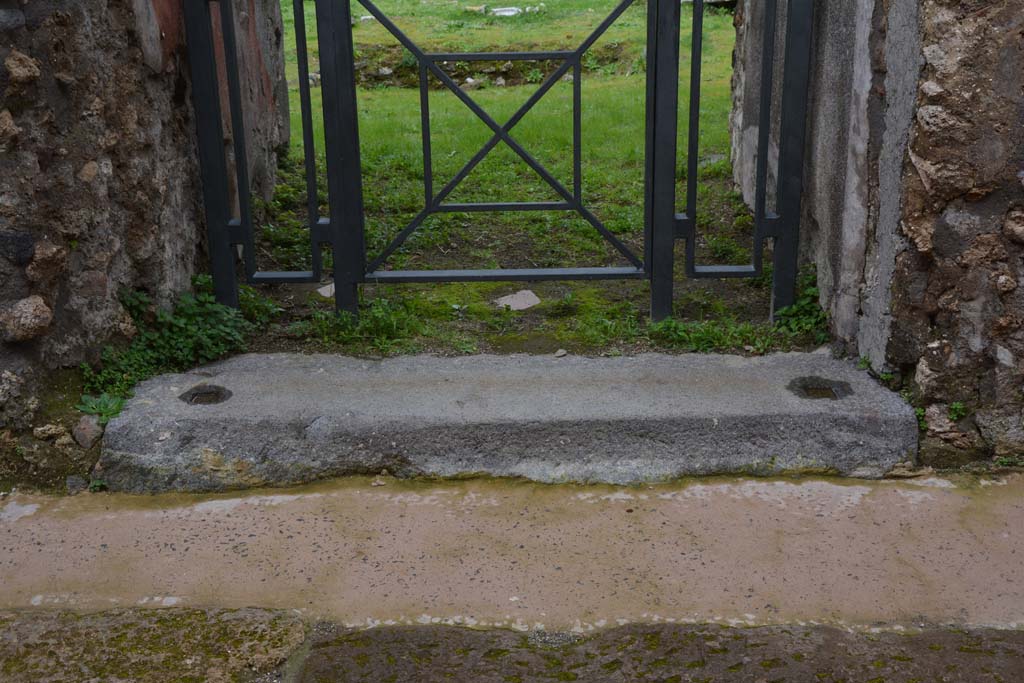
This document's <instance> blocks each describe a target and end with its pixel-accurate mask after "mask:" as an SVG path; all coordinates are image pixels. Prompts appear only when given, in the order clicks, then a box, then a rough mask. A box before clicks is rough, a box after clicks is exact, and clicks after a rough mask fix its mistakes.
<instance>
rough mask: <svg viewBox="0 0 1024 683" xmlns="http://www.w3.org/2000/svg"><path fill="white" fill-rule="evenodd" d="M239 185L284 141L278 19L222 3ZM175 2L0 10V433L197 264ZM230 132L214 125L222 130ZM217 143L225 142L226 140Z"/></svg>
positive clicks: (190, 135)
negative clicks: (236, 114) (233, 31)
mask: <svg viewBox="0 0 1024 683" xmlns="http://www.w3.org/2000/svg"><path fill="white" fill-rule="evenodd" d="M235 3H236V5H235V7H236V14H237V16H236V19H237V23H238V33H239V37H240V43H241V45H242V49H243V50H244V51H245V52H246V54H247V55H249V59H247V60H246V61H245V64H246V68H245V73H244V79H243V85H244V87H243V89H244V94H243V96H244V99H245V100H246V102H247V117H246V126H247V129H248V130H247V132H248V134H249V142H250V147H251V154H250V156H251V158H250V166H251V172H252V176H253V184H254V186H255V187H256V189H257V190H258V191H260V192H263V193H269V192H270V191H271V190H272V188H273V184H274V175H275V172H276V162H275V158H276V157H275V150H276V149H277V148H278V147H280V146H281V145H282V144H284V143H286V141H287V120H288V116H287V97H286V91H285V87H286V86H285V84H284V78H283V53H282V45H281V33H280V16H279V12H280V7H279V4H278V2H277V1H276V0H235ZM189 98H190V92H189V82H188V74H187V62H186V59H185V45H184V29H183V26H182V21H181V0H31V1H30V2H24V0H0V429H3V428H15V429H20V428H24V427H27V426H28V425H29V424H30V423H31V421H32V419H33V416H34V413H35V412H36V409H37V408H38V405H39V398H38V394H39V391H40V388H41V383H42V381H43V378H44V376H45V375H46V373H47V371H48V370H51V369H54V368H58V367H69V366H75V365H77V364H79V363H81V362H82V361H85V360H92V359H94V358H95V357H96V355H97V354H98V352H99V350H100V348H101V347H102V346H103V345H104V344H106V343H108V342H116V341H118V340H126V339H127V338H129V337H131V336H132V334H133V333H134V330H133V328H132V323H131V320H130V319H129V317H128V316H127V314H126V313H125V311H124V309H123V308H122V306H121V304H120V303H119V300H118V294H119V292H120V291H121V290H122V289H125V288H130V289H144V290H147V291H148V292H150V293H151V294H152V295H153V296H154V297H155V298H156V299H157V300H158V301H160V302H163V303H168V302H169V301H171V300H172V299H173V298H174V296H175V294H176V293H177V292H179V291H181V290H183V289H185V288H187V287H188V286H189V285H190V279H191V277H192V275H193V274H194V273H195V272H196V270H197V267H198V266H199V265H200V264H201V263H202V260H203V258H204V255H203V246H202V245H203V234H204V229H203V215H202V211H201V206H200V204H199V197H200V192H199V187H198V180H197V179H198V168H197V166H196V161H195V159H196V152H195V143H194V138H195V135H194V128H193V125H194V124H193V121H192V118H191V104H190V99H189ZM226 130H228V131H230V128H229V127H228V128H226ZM225 142H226V145H227V144H228V143H229V142H230V140H226V141H225Z"/></svg>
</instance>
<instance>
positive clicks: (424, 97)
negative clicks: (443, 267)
mask: <svg viewBox="0 0 1024 683" xmlns="http://www.w3.org/2000/svg"><path fill="white" fill-rule="evenodd" d="M428 75H429V73H428V71H427V65H426V64H424V63H423V62H420V117H421V119H420V128H421V129H422V131H423V195H424V199H423V202H424V203H423V206H424V208H427V209H429V208H430V207H431V206H433V204H434V161H433V150H432V145H431V142H430V89H429V85H430V83H429V81H428V80H427V77H428Z"/></svg>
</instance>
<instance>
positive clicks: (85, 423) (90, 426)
mask: <svg viewBox="0 0 1024 683" xmlns="http://www.w3.org/2000/svg"><path fill="white" fill-rule="evenodd" d="M71 435H72V436H74V437H75V441H76V442H77V443H78V445H79V446H81V447H82V448H84V449H85V450H89V449H90V448H92V447H93V446H95V445H96V442H97V441H99V440H100V437H102V436H103V427H102V426H100V419H99V417H97V416H96V415H83V416H82V419H80V420H79V421H78V424H77V425H75V428H74V429H73V430H71Z"/></svg>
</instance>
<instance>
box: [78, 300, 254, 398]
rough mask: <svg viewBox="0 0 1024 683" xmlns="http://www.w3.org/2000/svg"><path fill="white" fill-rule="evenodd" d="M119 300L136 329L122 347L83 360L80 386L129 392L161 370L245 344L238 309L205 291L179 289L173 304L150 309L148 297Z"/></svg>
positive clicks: (223, 353)
mask: <svg viewBox="0 0 1024 683" xmlns="http://www.w3.org/2000/svg"><path fill="white" fill-rule="evenodd" d="M122 303H123V304H124V306H125V309H126V310H127V311H128V312H129V314H131V316H132V319H133V320H134V321H135V325H136V327H137V328H138V334H136V336H135V338H134V339H133V340H132V342H131V344H130V345H129V346H127V347H125V348H116V347H113V346H108V347H107V348H105V349H104V350H103V352H102V354H101V356H100V363H99V365H97V366H92V365H88V364H86V365H83V366H82V374H83V379H84V385H85V387H84V388H85V392H86V393H87V394H91V395H98V396H102V395H103V394H108V395H110V396H113V397H125V396H128V395H129V394H130V393H131V391H132V388H133V387H134V386H135V385H136V384H137V383H138V382H141V381H143V380H145V379H148V378H150V377H153V376H154V375H157V374H159V373H161V372H181V371H184V370H188V369H191V368H194V367H196V366H197V365H202V364H204V363H210V362H213V361H215V360H219V359H221V358H223V357H225V356H227V355H229V354H232V353H239V352H241V351H244V350H245V347H246V337H247V335H248V334H249V332H250V331H251V330H252V325H251V323H249V322H248V321H247V320H246V319H245V318H244V317H243V316H242V314H241V313H240V312H239V311H236V310H234V309H231V308H228V307H226V306H221V305H220V304H218V303H217V302H216V301H215V300H214V299H213V296H211V295H209V294H203V293H200V294H197V295H192V294H184V295H182V296H181V298H180V299H179V300H178V303H177V304H176V305H175V307H174V308H173V309H172V310H156V311H154V310H153V305H152V302H151V300H150V299H149V297H148V296H147V295H146V294H144V293H141V292H127V293H124V294H123V295H122Z"/></svg>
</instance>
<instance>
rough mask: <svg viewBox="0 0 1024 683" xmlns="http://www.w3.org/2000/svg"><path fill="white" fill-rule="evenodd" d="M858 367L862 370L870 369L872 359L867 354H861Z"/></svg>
mask: <svg viewBox="0 0 1024 683" xmlns="http://www.w3.org/2000/svg"><path fill="white" fill-rule="evenodd" d="M857 368H858V369H860V370H870V369H871V359H870V358H868V357H867V356H861V358H860V360H858V361H857Z"/></svg>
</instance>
